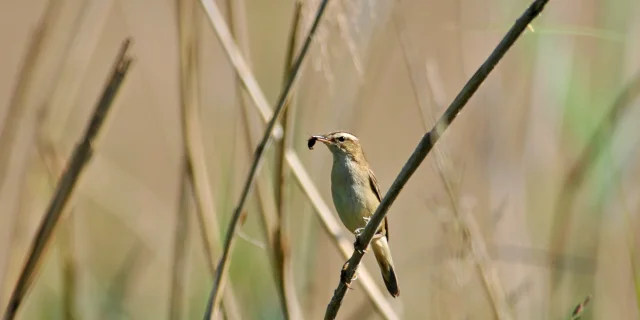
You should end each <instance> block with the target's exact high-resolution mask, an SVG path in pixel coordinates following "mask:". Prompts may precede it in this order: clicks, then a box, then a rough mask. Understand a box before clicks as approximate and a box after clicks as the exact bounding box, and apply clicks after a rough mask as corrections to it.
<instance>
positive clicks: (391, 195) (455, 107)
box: [325, 0, 548, 319]
mask: <svg viewBox="0 0 640 320" xmlns="http://www.w3.org/2000/svg"><path fill="white" fill-rule="evenodd" d="M547 2H548V0H536V1H534V2H533V3H532V4H531V5H530V6H529V8H527V10H526V11H525V12H524V13H523V14H522V16H521V17H520V18H519V19H518V20H517V21H516V22H515V24H514V25H513V26H512V27H511V29H510V30H509V32H507V34H506V35H505V36H504V38H503V39H502V41H500V43H499V44H498V46H497V47H496V48H495V49H494V50H493V52H492V53H491V55H489V57H488V58H487V60H486V61H485V62H484V63H483V64H482V66H480V68H479V69H478V70H477V71H476V73H475V74H474V75H473V76H472V77H471V79H469V81H468V82H467V84H466V85H465V86H464V87H463V88H462V90H461V91H460V93H459V94H458V96H456V98H455V99H454V100H453V102H452V103H451V105H450V106H449V107H448V108H447V110H446V111H445V112H444V114H443V115H442V116H441V117H440V119H439V120H438V122H437V123H436V124H435V126H434V127H433V128H432V129H431V130H430V131H429V132H427V133H426V134H425V135H424V136H423V137H422V140H421V141H420V143H419V144H418V146H417V147H416V149H415V150H414V152H413V154H411V157H409V160H408V161H407V162H406V163H405V165H404V167H403V168H402V171H401V172H400V174H399V175H398V177H396V179H395V181H394V182H393V184H392V185H391V188H389V191H388V192H387V194H386V195H385V196H384V198H383V199H382V202H381V203H380V205H379V206H378V208H377V209H376V212H375V213H374V214H373V216H372V217H371V220H369V222H368V223H367V226H366V227H365V229H364V231H363V232H362V234H361V235H360V236H359V237H358V240H357V242H356V245H355V250H354V251H353V254H352V256H351V258H350V259H349V260H348V261H347V264H348V267H347V268H346V270H343V274H342V275H341V277H340V279H353V276H354V275H355V272H356V269H357V268H358V265H359V264H360V261H362V257H363V256H364V249H365V248H367V247H368V245H369V243H370V242H371V238H372V237H373V235H374V233H375V231H376V230H378V228H379V226H380V224H381V223H382V220H383V219H384V217H385V216H386V213H387V212H388V211H389V207H390V206H391V204H393V202H394V201H395V199H396V198H397V197H398V195H399V194H400V191H402V188H403V187H404V185H405V184H406V183H407V181H409V178H411V176H412V175H413V173H414V172H415V171H416V170H417V169H418V167H419V166H420V164H421V163H422V161H423V160H424V158H425V157H426V156H427V154H429V152H430V151H431V149H432V148H433V146H434V145H435V144H436V143H437V141H438V139H439V138H440V137H441V136H442V134H443V133H444V132H445V131H446V129H447V128H448V127H449V124H450V123H451V122H453V120H455V118H456V117H457V115H458V114H459V113H460V111H462V109H463V108H464V106H465V105H466V103H467V101H469V99H470V98H471V97H472V96H473V94H474V93H475V92H476V91H477V90H478V88H479V87H480V85H481V84H482V82H483V81H484V80H485V79H486V78H487V76H488V75H489V73H490V72H491V71H492V70H493V68H494V67H495V66H496V64H497V63H498V62H499V61H500V60H501V59H502V57H503V56H504V54H505V53H506V52H507V51H508V50H509V48H511V46H512V45H513V44H514V43H515V41H516V40H517V39H518V37H519V36H520V34H522V32H523V31H524V30H525V29H526V27H527V25H528V24H529V23H530V22H531V21H532V20H533V19H534V18H535V17H536V16H538V14H539V13H540V12H542V10H543V8H544V6H545V5H546V4H547ZM348 285H349V283H346V282H343V281H342V280H341V281H340V283H339V284H338V287H337V288H336V290H335V292H334V295H333V297H332V298H331V301H330V302H329V305H328V306H327V311H326V313H325V319H335V318H336V316H337V314H338V311H339V310H340V305H341V304H342V300H343V299H344V296H345V294H346V293H347V287H348Z"/></svg>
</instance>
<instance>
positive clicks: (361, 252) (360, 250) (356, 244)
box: [353, 228, 367, 255]
mask: <svg viewBox="0 0 640 320" xmlns="http://www.w3.org/2000/svg"><path fill="white" fill-rule="evenodd" d="M360 229H364V228H360ZM357 231H358V230H356V232H357ZM361 232H362V231H361ZM353 248H354V249H356V250H358V252H359V253H360V254H362V255H364V254H365V253H366V252H367V248H364V249H360V248H362V245H361V244H360V232H358V233H356V241H354V242H353Z"/></svg>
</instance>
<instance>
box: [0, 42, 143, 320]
mask: <svg viewBox="0 0 640 320" xmlns="http://www.w3.org/2000/svg"><path fill="white" fill-rule="evenodd" d="M130 42H131V41H130V39H127V40H126V41H125V42H124V43H123V45H122V47H121V49H120V53H119V55H118V59H117V60H116V64H115V65H114V69H113V70H112V73H111V76H110V78H109V81H108V83H107V86H106V87H105V88H104V91H103V93H102V97H101V98H100V101H99V102H98V104H97V105H96V108H95V111H94V113H93V116H92V117H91V122H90V123H89V125H88V127H87V130H86V132H85V134H84V136H83V138H82V140H81V141H80V142H79V143H78V144H77V145H76V148H75V150H74V152H73V155H72V156H71V160H70V161H69V162H68V163H67V166H66V168H65V171H64V175H63V176H62V177H61V178H60V180H59V182H58V185H57V186H56V191H55V193H54V196H53V197H52V198H51V201H50V203H49V207H48V208H47V211H46V212H45V215H44V217H43V219H42V221H41V224H40V227H39V228H38V232H37V234H36V236H35V238H34V239H33V242H32V245H31V250H30V251H29V256H28V258H27V261H26V262H25V264H24V267H23V268H22V270H21V272H20V276H19V278H18V282H17V283H16V285H15V287H14V289H13V292H12V294H11V298H10V300H9V304H8V305H7V307H6V309H5V312H4V316H3V319H5V320H9V319H13V318H14V317H15V315H16V313H17V311H18V308H19V307H20V304H21V303H22V301H23V299H24V297H25V295H26V294H27V290H28V288H29V286H30V284H31V283H32V282H33V277H34V275H35V272H36V271H37V267H38V265H39V262H40V258H41V257H42V255H43V254H44V253H45V250H46V247H47V245H48V244H49V243H50V239H51V236H52V235H53V231H54V229H55V227H56V225H57V223H58V221H59V220H60V216H61V214H62V212H63V211H64V209H65V207H66V206H67V204H68V203H69V199H71V197H72V195H73V192H74V190H75V186H76V185H77V182H78V180H79V178H80V177H81V175H82V173H83V172H84V169H85V168H86V165H87V164H88V163H89V160H91V156H92V155H93V153H94V152H95V150H96V146H97V142H98V133H99V132H100V129H102V125H103V123H104V122H105V120H106V118H107V115H108V112H109V110H110V107H111V105H112V103H113V100H114V99H115V97H116V94H117V93H118V89H120V86H121V84H122V82H123V81H124V79H125V76H126V74H127V71H128V70H129V67H130V65H131V62H132V59H131V58H130V57H128V56H127V50H128V48H129V45H130Z"/></svg>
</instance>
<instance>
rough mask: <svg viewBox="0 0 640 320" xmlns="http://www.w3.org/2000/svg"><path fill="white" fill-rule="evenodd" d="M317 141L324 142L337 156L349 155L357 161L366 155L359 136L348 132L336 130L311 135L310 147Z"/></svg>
mask: <svg viewBox="0 0 640 320" xmlns="http://www.w3.org/2000/svg"><path fill="white" fill-rule="evenodd" d="M315 141H320V142H322V143H324V145H326V146H327V148H329V150H330V151H331V153H333V155H334V156H336V157H349V158H351V159H353V160H356V161H357V160H360V159H362V158H363V157H364V154H363V151H362V147H361V146H360V142H359V141H358V138H357V137H356V136H354V135H353V134H351V133H348V132H344V131H336V132H331V133H327V134H324V135H319V136H311V138H310V139H309V147H310V148H311V147H312V146H313V143H314V142H315Z"/></svg>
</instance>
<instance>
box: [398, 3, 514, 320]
mask: <svg viewBox="0 0 640 320" xmlns="http://www.w3.org/2000/svg"><path fill="white" fill-rule="evenodd" d="M397 4H398V8H395V9H393V10H394V13H393V21H394V23H395V27H396V31H397V34H398V38H399V40H400V46H401V48H402V51H403V53H404V61H405V66H406V67H407V71H408V72H409V75H410V76H411V85H412V89H413V93H414V95H415V97H416V106H417V107H418V111H419V112H420V114H421V116H422V119H423V126H424V129H425V130H427V128H428V125H429V123H430V122H431V121H435V118H434V117H433V116H431V117H429V116H428V115H433V114H434V110H433V109H434V108H433V107H436V108H438V107H439V106H438V103H437V102H436V101H435V99H434V94H435V93H434V89H433V88H432V87H431V83H430V82H429V81H428V78H427V75H426V72H425V73H424V74H423V73H420V72H419V70H425V69H422V68H419V67H418V65H419V64H418V63H417V62H418V61H417V57H416V53H415V51H414V50H413V48H412V47H411V41H410V39H409V36H408V34H407V33H406V29H405V26H404V17H403V15H402V7H401V6H399V4H400V1H399V0H398V1H397ZM425 71H426V70H425ZM430 105H431V106H432V108H429V106H430ZM429 109H431V110H429ZM429 118H430V119H429ZM433 152H434V155H433V157H434V160H435V162H436V168H437V171H438V176H439V177H440V180H441V182H442V184H443V185H444V186H445V189H446V191H447V195H448V196H449V201H450V202H451V207H452V208H453V213H454V218H455V220H456V221H457V222H458V225H459V226H460V227H461V229H462V233H463V234H464V236H468V237H464V238H468V241H469V246H470V249H471V250H470V252H471V255H472V258H473V261H474V262H475V264H476V267H477V269H478V272H479V273H480V276H481V278H482V279H483V284H484V287H485V289H486V291H487V293H488V295H489V298H490V299H489V300H490V301H491V306H492V308H493V311H494V316H495V317H496V318H497V319H512V318H513V317H512V316H511V310H510V307H509V303H508V302H507V297H506V294H505V292H504V288H503V287H502V285H501V284H500V281H499V278H498V276H497V274H496V272H495V269H494V268H493V266H492V265H491V258H490V257H489V254H488V251H487V244H486V243H485V241H484V238H483V237H482V234H481V233H480V228H479V227H478V223H477V222H476V220H475V217H474V216H473V215H472V214H465V215H461V214H460V208H459V206H458V203H457V200H456V199H457V196H456V194H455V191H454V188H453V186H452V183H451V181H450V179H449V178H448V177H447V173H446V172H445V164H444V161H445V160H444V159H446V154H445V152H444V151H443V150H442V149H441V148H439V147H437V146H434V148H433Z"/></svg>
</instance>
